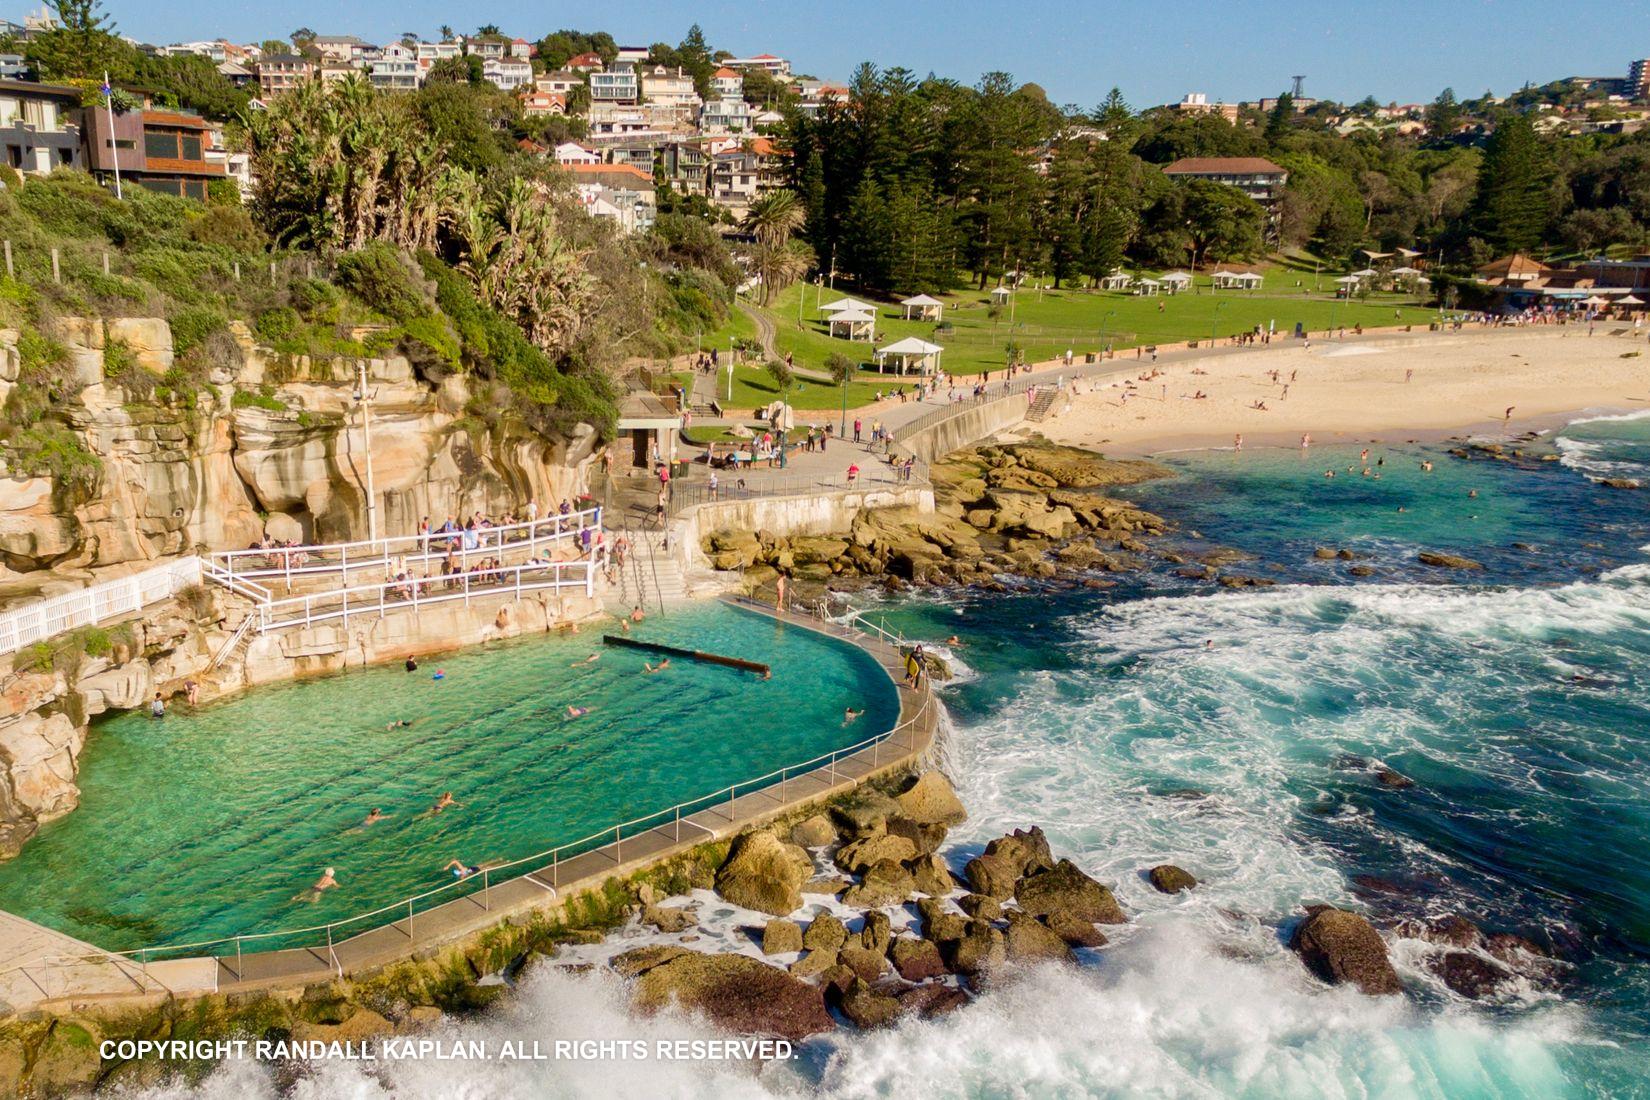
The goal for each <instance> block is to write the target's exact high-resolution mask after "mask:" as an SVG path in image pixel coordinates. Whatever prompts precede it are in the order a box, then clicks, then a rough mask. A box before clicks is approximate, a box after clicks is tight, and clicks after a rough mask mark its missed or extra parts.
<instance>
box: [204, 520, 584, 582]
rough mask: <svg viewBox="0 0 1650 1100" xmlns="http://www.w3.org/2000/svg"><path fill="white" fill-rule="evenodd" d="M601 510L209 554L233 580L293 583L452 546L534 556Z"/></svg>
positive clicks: (460, 555) (458, 554) (482, 553)
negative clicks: (467, 528)
mask: <svg viewBox="0 0 1650 1100" xmlns="http://www.w3.org/2000/svg"><path fill="white" fill-rule="evenodd" d="M601 525H602V510H601V508H600V507H599V506H598V507H593V508H586V509H583V510H582V511H577V512H569V513H568V514H566V515H560V514H556V515H550V516H545V517H543V518H542V519H537V520H529V521H526V522H523V523H510V524H502V525H499V526H496V527H480V528H476V529H474V530H471V531H463V530H460V531H451V532H437V531H430V532H428V533H426V534H422V535H397V536H394V537H392V538H383V539H377V540H372V539H368V540H364V541H360V542H333V543H318V544H314V545H309V546H277V547H270V548H268V549H247V550H222V551H218V552H216V553H213V554H209V555H207V557H208V560H209V563H210V565H211V566H212V567H213V568H214V569H215V570H216V571H217V572H218V573H219V574H221V575H222V576H223V577H224V578H227V579H230V580H237V581H238V580H242V579H248V578H251V579H259V580H272V579H279V580H284V581H285V582H286V584H287V585H288V587H289V588H290V586H291V583H292V579H293V578H294V577H297V578H303V577H305V576H314V575H317V574H327V573H337V574H342V575H346V576H347V575H348V573H349V572H350V571H351V570H355V569H369V568H377V569H385V570H387V569H391V568H394V567H397V566H400V565H413V564H429V563H430V562H434V561H439V560H441V559H444V558H445V557H446V556H447V554H448V552H449V551H450V552H451V553H452V555H453V557H454V558H455V559H456V560H457V561H458V562H459V564H461V565H463V566H466V567H467V566H468V565H469V563H470V561H471V560H472V559H474V558H477V557H499V556H502V555H507V554H509V553H511V552H513V551H522V552H525V553H527V554H528V555H529V556H531V555H533V554H536V553H538V551H539V550H540V549H542V548H543V547H545V546H548V545H552V544H554V543H557V542H561V541H565V540H576V539H578V538H579V537H580V536H581V534H582V533H583V532H584V531H585V530H587V529H600V527H601Z"/></svg>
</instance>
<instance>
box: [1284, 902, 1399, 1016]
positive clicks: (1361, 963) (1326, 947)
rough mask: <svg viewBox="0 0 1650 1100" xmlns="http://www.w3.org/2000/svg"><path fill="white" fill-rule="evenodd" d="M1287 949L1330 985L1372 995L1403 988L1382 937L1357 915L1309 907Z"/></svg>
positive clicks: (1343, 911) (1395, 991) (1393, 991)
mask: <svg viewBox="0 0 1650 1100" xmlns="http://www.w3.org/2000/svg"><path fill="white" fill-rule="evenodd" d="M1289 946H1290V948H1291V949H1293V950H1294V952H1295V953H1296V954H1297V955H1299V956H1300V957H1301V961H1302V962H1303V963H1305V964H1306V968H1307V969H1308V970H1310V971H1312V973H1314V974H1316V975H1317V976H1318V977H1320V978H1322V979H1323V980H1324V981H1326V982H1329V983H1330V984H1332V985H1340V984H1342V983H1351V984H1352V985H1356V986H1357V987H1358V988H1359V989H1361V990H1363V992H1365V993H1368V994H1371V995H1384V994H1389V993H1398V992H1401V991H1402V989H1403V985H1402V984H1401V983H1400V982H1399V981H1398V972H1397V971H1395V970H1393V969H1392V962H1391V960H1389V959H1388V958H1387V953H1386V943H1385V941H1383V940H1382V939H1381V934H1380V933H1379V932H1377V931H1375V929H1374V927H1373V926H1372V925H1371V924H1370V923H1369V922H1368V921H1367V920H1365V919H1364V918H1363V917H1361V916H1359V915H1358V914H1357V913H1352V912H1348V911H1347V910H1345V909H1336V908H1335V907H1334V906H1331V905H1309V906H1307V908H1306V919H1305V920H1303V921H1301V923H1300V924H1299V925H1297V926H1296V928H1295V931H1294V934H1293V935H1291V936H1290V938H1289Z"/></svg>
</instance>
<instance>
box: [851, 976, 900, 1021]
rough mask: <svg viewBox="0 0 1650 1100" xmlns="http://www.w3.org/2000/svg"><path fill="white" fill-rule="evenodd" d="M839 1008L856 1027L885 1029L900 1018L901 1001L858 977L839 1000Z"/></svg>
mask: <svg viewBox="0 0 1650 1100" xmlns="http://www.w3.org/2000/svg"><path fill="white" fill-rule="evenodd" d="M837 1007H838V1008H840V1009H841V1010H842V1014H843V1015H844V1016H846V1017H848V1019H849V1020H851V1021H853V1023H854V1026H855V1027H860V1028H873V1027H884V1026H886V1025H888V1024H891V1023H893V1022H894V1021H895V1020H897V1019H898V1018H899V1015H900V1012H901V1011H902V1010H901V1007H900V1003H899V1001H897V1000H895V999H894V998H892V997H890V996H888V995H887V994H885V993H879V992H877V991H876V990H875V989H874V988H872V986H871V985H870V983H868V982H867V981H866V980H865V979H864V978H859V977H856V978H855V979H854V980H853V981H852V982H850V983H849V984H848V988H847V989H845V990H843V991H842V993H841V994H840V995H839V996H838V998H837Z"/></svg>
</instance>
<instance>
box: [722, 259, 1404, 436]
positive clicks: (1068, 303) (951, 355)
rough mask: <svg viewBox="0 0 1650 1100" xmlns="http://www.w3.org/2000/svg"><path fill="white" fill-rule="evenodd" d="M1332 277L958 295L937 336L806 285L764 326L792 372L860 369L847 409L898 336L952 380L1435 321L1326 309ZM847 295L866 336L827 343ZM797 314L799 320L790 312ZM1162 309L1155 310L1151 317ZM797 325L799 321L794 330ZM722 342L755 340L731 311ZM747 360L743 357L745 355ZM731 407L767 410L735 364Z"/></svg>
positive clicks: (808, 394) (1362, 309)
mask: <svg viewBox="0 0 1650 1100" xmlns="http://www.w3.org/2000/svg"><path fill="white" fill-rule="evenodd" d="M1334 274H1335V273H1334V272H1324V273H1323V274H1322V275H1321V276H1319V285H1320V286H1321V287H1322V288H1323V289H1321V290H1318V291H1316V292H1314V291H1313V281H1314V277H1313V274H1312V273H1311V271H1305V272H1300V271H1296V270H1287V269H1284V268H1277V267H1274V268H1272V269H1270V270H1269V271H1267V272H1266V277H1267V283H1266V285H1265V286H1263V287H1262V288H1261V289H1260V290H1258V291H1228V290H1223V291H1215V290H1213V289H1212V287H1211V286H1210V284H1209V280H1208V278H1207V277H1205V276H1199V277H1198V279H1197V283H1196V284H1195V285H1194V287H1193V288H1190V289H1188V290H1186V291H1183V292H1182V293H1180V294H1178V295H1172V296H1168V297H1161V298H1159V297H1137V296H1135V295H1132V294H1128V293H1125V292H1119V291H1091V290H1070V289H1062V290H1046V289H1045V290H1037V289H1021V290H1020V291H1019V292H1018V293H1017V295H1016V296H1015V299H1014V302H1013V305H1012V309H1011V308H1010V307H1008V306H1002V307H998V308H996V309H992V307H991V306H990V304H989V300H988V298H987V295H986V294H985V293H982V292H979V291H974V290H966V291H960V292H957V293H953V294H946V295H936V297H940V298H941V299H942V300H943V301H944V302H945V303H946V308H945V314H944V317H945V322H944V323H945V325H946V326H947V327H946V328H942V329H940V330H939V331H936V325H935V324H934V323H933V322H918V321H906V320H903V319H901V318H900V316H899V314H900V309H899V306H898V304H897V303H894V302H889V301H881V300H876V299H872V298H870V297H869V296H867V295H864V294H856V293H853V292H851V291H846V290H838V291H835V292H833V291H831V290H830V289H829V288H826V289H825V290H824V291H823V293H821V292H820V290H819V288H817V287H815V286H813V285H811V284H809V285H801V284H798V285H795V286H791V287H787V288H786V289H785V290H783V291H781V292H780V293H779V294H778V295H776V296H775V298H774V300H773V302H771V303H770V304H769V305H768V306H767V307H766V311H767V314H768V316H769V317H771V318H772V320H773V322H774V328H775V331H776V334H775V340H774V343H775V346H776V347H777V349H778V351H779V353H780V354H781V355H783V354H785V353H786V352H790V353H791V354H792V355H793V356H794V357H795V364H796V366H797V367H799V368H803V369H814V370H823V369H824V365H825V361H826V358H827V357H828V356H829V355H830V354H831V353H833V352H842V353H843V354H846V355H850V356H853V357H855V358H856V359H857V360H858V361H860V362H861V364H862V367H861V373H860V376H859V380H858V381H856V382H854V383H853V384H852V385H850V387H849V393H848V405H849V407H850V408H852V407H854V406H855V405H860V404H864V403H865V402H867V401H869V400H870V399H871V398H872V397H874V396H875V393H876V391H877V389H878V388H879V385H880V386H892V385H895V384H897V382H898V380H897V379H896V378H894V377H893V376H892V375H890V376H886V377H885V378H884V379H883V380H882V382H881V383H880V384H879V382H878V375H877V374H876V371H875V369H874V367H873V360H872V356H871V351H872V348H873V347H881V346H883V345H885V344H889V343H892V342H893V341H895V340H899V339H903V338H905V337H907V336H917V337H920V338H922V339H924V340H927V341H929V342H931V343H935V344H939V345H940V346H942V347H944V348H945V353H944V355H943V357H942V358H941V363H942V365H943V366H944V367H945V369H947V370H948V371H950V372H951V373H953V374H958V375H965V374H977V373H979V372H981V371H985V370H996V369H998V368H1000V367H1002V366H1003V364H1004V362H1005V357H1006V348H1007V345H1008V344H1009V342H1010V341H1011V340H1012V341H1013V343H1014V344H1016V345H1017V346H1018V347H1019V348H1020V350H1021V351H1022V352H1023V354H1024V356H1025V360H1026V361H1027V362H1029V363H1036V362H1040V361H1043V360H1048V359H1053V358H1055V357H1057V356H1060V355H1063V354H1065V351H1066V349H1067V348H1070V349H1071V350H1072V351H1073V353H1074V354H1075V355H1076V356H1077V357H1078V358H1079V361H1080V360H1081V357H1082V355H1083V354H1084V353H1085V352H1091V351H1097V350H1098V349H1099V347H1100V345H1101V342H1102V331H1103V332H1104V340H1105V342H1106V343H1108V344H1110V345H1111V346H1113V347H1115V348H1119V349H1121V348H1130V347H1135V346H1137V345H1152V344H1158V345H1164V346H1169V345H1181V344H1184V343H1186V342H1187V341H1191V340H1197V341H1205V340H1208V339H1209V338H1210V335H1211V333H1213V334H1214V335H1215V336H1216V337H1226V336H1231V335H1233V334H1235V333H1238V332H1242V331H1246V330H1248V329H1251V328H1253V327H1254V326H1255V325H1256V324H1259V325H1261V326H1263V327H1264V326H1266V325H1268V324H1272V325H1275V327H1276V330H1277V331H1278V332H1280V333H1287V332H1292V331H1293V330H1294V327H1295V324H1296V323H1297V322H1299V323H1300V324H1302V325H1304V326H1305V327H1306V329H1307V331H1309V332H1321V331H1323V330H1325V329H1327V328H1329V327H1330V326H1331V325H1334V326H1335V327H1338V328H1346V329H1351V328H1352V327H1353V326H1354V325H1358V324H1362V325H1364V326H1365V327H1366V328H1369V327H1383V326H1390V325H1424V324H1426V323H1427V322H1429V321H1432V320H1435V319H1436V318H1437V313H1436V311H1435V310H1433V309H1430V308H1428V307H1426V306H1423V305H1422V304H1421V303H1419V302H1418V301H1416V300H1415V299H1414V298H1412V297H1410V296H1406V295H1401V294H1372V295H1370V296H1369V297H1368V298H1367V299H1355V300H1352V301H1341V300H1337V299H1335V298H1334V296H1333V288H1334V285H1335V284H1334V283H1333V282H1332V279H1333V277H1334ZM841 297H857V298H860V299H861V300H863V301H871V302H873V303H874V304H875V305H876V306H877V307H878V308H877V338H876V341H875V342H874V344H867V343H865V342H864V341H859V342H850V341H848V340H841V339H832V338H831V337H830V336H829V335H828V333H827V330H826V324H825V320H824V317H823V315H822V314H820V313H819V312H818V309H817V305H818V303H819V302H820V301H826V302H829V301H834V300H836V299H837V298H841ZM799 305H800V307H801V308H800V312H799V309H798V307H799ZM1160 306H1161V308H1160ZM799 316H800V322H799V320H798V318H799ZM730 338H740V339H747V340H755V338H756V327H755V325H754V324H753V323H752V321H751V319H750V318H748V317H746V316H745V315H744V314H742V313H739V312H738V311H735V312H734V314H733V316H732V317H731V319H730V320H729V322H728V323H727V324H726V325H724V326H723V327H722V329H720V330H718V331H717V332H714V333H709V334H707V335H706V338H705V340H706V342H705V346H706V347H707V348H708V347H712V346H715V347H719V348H720V349H721V353H722V354H723V355H726V354H727V349H728V346H729V340H730ZM747 358H749V356H747ZM717 389H718V394H719V395H720V394H725V393H726V382H725V376H724V377H719V378H718V386H717ZM733 393H734V396H733V404H734V406H735V407H739V406H743V405H747V404H748V405H755V404H758V403H761V402H764V401H771V400H773V399H774V398H775V397H776V396H777V388H776V387H775V386H774V384H773V382H772V380H771V379H770V378H769V377H768V376H767V373H766V371H765V370H763V369H762V368H761V366H760V365H753V366H750V367H744V366H741V367H739V368H738V369H737V370H736V371H735V376H734V387H733ZM792 399H793V404H794V405H795V407H797V408H799V409H820V408H833V407H836V406H837V405H838V404H839V402H840V400H841V397H840V391H839V390H838V389H837V388H836V387H833V386H830V385H828V384H826V383H822V382H814V381H808V380H799V386H798V387H797V388H795V389H793V393H792Z"/></svg>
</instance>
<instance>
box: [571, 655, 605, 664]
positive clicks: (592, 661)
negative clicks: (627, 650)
mask: <svg viewBox="0 0 1650 1100" xmlns="http://www.w3.org/2000/svg"><path fill="white" fill-rule="evenodd" d="M601 659H602V655H601V654H600V653H592V654H591V655H590V656H588V657H586V658H585V659H584V660H582V661H574V662H573V663H572V664H570V665H568V666H567V667H568V668H587V667H589V666H590V665H593V664H595V663H596V662H597V661H599V660H601Z"/></svg>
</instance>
